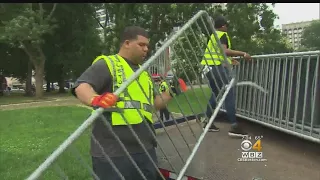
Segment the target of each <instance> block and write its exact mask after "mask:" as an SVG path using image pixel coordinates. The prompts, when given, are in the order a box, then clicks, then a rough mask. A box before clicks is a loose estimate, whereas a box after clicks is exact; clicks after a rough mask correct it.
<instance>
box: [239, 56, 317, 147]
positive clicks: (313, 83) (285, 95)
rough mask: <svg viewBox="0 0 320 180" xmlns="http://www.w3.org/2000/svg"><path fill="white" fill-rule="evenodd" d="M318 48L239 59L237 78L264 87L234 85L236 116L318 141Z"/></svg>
mask: <svg viewBox="0 0 320 180" xmlns="http://www.w3.org/2000/svg"><path fill="white" fill-rule="evenodd" d="M319 55H320V52H319V51H311V52H298V53H285V54H270V55H259V56H253V63H249V62H246V61H242V60H241V61H240V62H241V64H240V66H237V67H236V73H237V78H238V80H250V81H253V82H255V83H257V84H259V85H261V86H263V87H265V88H266V89H268V91H269V93H268V94H264V93H261V92H259V91H257V90H255V89H253V88H251V87H239V88H237V115H238V116H240V117H243V118H246V119H249V120H253V121H255V122H258V123H263V124H264V125H267V126H270V127H272V128H276V129H278V130H281V131H285V132H287V133H290V134H294V135H296V136H299V137H303V138H305V139H308V140H311V141H315V142H318V143H320V117H319V114H317V112H318V111H317V109H319V108H320V106H319V103H318V102H319V100H318V101H317V99H319V84H320V83H319Z"/></svg>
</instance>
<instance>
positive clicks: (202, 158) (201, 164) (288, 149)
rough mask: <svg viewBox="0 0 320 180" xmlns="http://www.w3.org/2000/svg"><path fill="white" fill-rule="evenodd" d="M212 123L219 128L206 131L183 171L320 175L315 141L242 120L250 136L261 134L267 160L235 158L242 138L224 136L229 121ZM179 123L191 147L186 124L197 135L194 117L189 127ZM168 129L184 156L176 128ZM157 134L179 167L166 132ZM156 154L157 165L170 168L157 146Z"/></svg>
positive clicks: (215, 178)
mask: <svg viewBox="0 0 320 180" xmlns="http://www.w3.org/2000/svg"><path fill="white" fill-rule="evenodd" d="M216 125H217V126H218V127H220V129H221V130H220V132H209V133H208V134H207V135H206V137H205V139H204V141H203V143H202V145H201V146H200V149H199V151H198V152H197V154H196V156H195V159H194V160H193V162H192V163H191V164H190V167H189V168H188V170H187V173H186V174H188V175H193V176H197V177H199V178H203V179H206V180H252V179H253V178H261V180H315V179H317V180H318V179H320V171H319V169H320V154H319V149H320V145H319V144H314V143H310V142H308V141H305V140H302V139H299V138H297V137H294V136H291V135H287V134H284V133H282V132H279V131H275V130H272V129H268V128H265V127H262V126H260V125H257V124H254V123H251V122H247V121H244V120H242V121H241V125H243V126H244V127H245V128H246V130H247V131H248V132H249V134H250V135H251V136H252V137H254V136H263V139H262V141H261V142H262V152H263V156H264V158H266V159H267V161H266V162H238V161H237V159H238V158H241V152H242V150H241V148H240V144H241V142H242V139H235V138H230V137H228V135H227V132H228V130H229V127H230V126H229V124H226V123H222V122H220V123H219V122H217V123H216ZM180 127H181V128H180V129H181V132H182V134H183V136H184V137H185V139H186V141H187V142H188V144H189V147H190V149H191V150H192V148H193V147H194V145H195V143H196V139H195V138H194V136H193V133H192V131H191V130H190V127H191V129H192V130H193V132H194V134H196V137H197V138H198V137H199V135H200V133H201V132H202V128H200V126H199V125H198V124H197V123H195V121H194V123H193V124H192V125H191V126H190V127H189V126H187V124H186V123H185V124H181V125H180ZM168 132H169V134H170V136H171V137H172V138H173V141H174V143H175V145H176V146H177V148H178V150H179V153H180V154H181V155H182V157H183V158H184V160H186V158H187V157H188V155H189V154H190V151H189V150H188V147H187V145H186V143H185V142H184V140H183V138H182V136H181V135H180V133H179V131H178V130H177V128H170V129H169V130H168ZM157 137H158V140H159V142H160V145H161V147H162V148H163V149H164V151H165V153H166V154H167V155H168V159H169V161H170V162H171V163H172V165H173V166H174V169H177V170H178V171H179V170H180V169H181V168H182V166H183V164H184V163H183V162H182V160H181V158H180V157H179V154H178V153H177V152H176V151H175V150H174V148H173V145H172V143H171V141H169V140H168V137H167V135H166V133H158V134H157ZM251 142H253V141H251ZM253 143H254V142H253ZM158 156H159V163H160V167H163V168H166V169H172V168H171V167H170V164H169V163H168V160H167V159H166V158H164V156H163V153H162V152H161V151H160V149H158Z"/></svg>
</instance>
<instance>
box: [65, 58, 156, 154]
mask: <svg viewBox="0 0 320 180" xmlns="http://www.w3.org/2000/svg"><path fill="white" fill-rule="evenodd" d="M126 61H127V62H128V64H129V65H130V67H131V68H132V70H133V71H136V70H137V69H138V68H139V66H138V65H134V64H131V63H130V62H129V61H128V60H126ZM112 82H113V81H112V76H111V73H110V70H109V68H108V67H107V64H106V62H105V61H104V60H99V61H97V62H96V63H94V64H93V65H91V66H90V67H89V68H88V69H86V71H85V72H83V74H82V75H81V76H80V77H79V78H78V79H77V81H76V83H75V86H74V87H73V89H72V91H71V92H72V94H73V95H74V96H76V94H75V92H74V89H75V88H77V87H78V86H79V85H80V84H81V83H88V84H90V85H91V86H92V87H93V89H94V90H95V92H97V93H98V94H103V93H105V92H112V89H113V88H112V87H113V83H112ZM110 115H111V114H110V113H108V112H106V113H104V116H105V117H106V119H107V120H108V121H109V122H110V123H111V121H110ZM148 122H149V121H148ZM148 124H149V126H150V128H151V129H152V132H153V133H154V134H155V130H154V128H153V125H152V124H151V123H148ZM132 128H133V129H134V131H135V133H136V134H137V135H138V136H139V138H140V140H141V142H142V143H143V144H144V146H145V148H146V149H147V150H149V149H151V148H154V147H156V141H155V139H154V138H153V136H152V134H151V132H150V130H149V128H148V127H147V124H146V123H145V122H143V123H141V124H137V125H132ZM112 129H113V131H114V132H115V133H116V134H117V135H118V137H119V138H120V140H121V141H122V143H123V144H124V145H125V146H126V149H127V150H128V152H129V153H132V154H134V153H141V152H144V151H143V149H142V148H141V146H140V145H139V143H138V141H137V140H136V138H135V137H134V136H133V134H132V132H131V131H130V129H129V127H128V126H126V125H124V126H112ZM92 134H93V135H94V137H95V138H96V139H97V140H98V141H99V143H100V145H101V146H102V148H103V150H104V152H105V153H106V154H107V155H109V156H110V157H117V156H124V155H125V153H124V151H123V149H122V147H121V146H120V144H119V143H118V141H117V140H116V139H115V138H114V136H113V135H112V134H111V132H110V131H109V130H108V127H107V126H106V125H105V123H104V122H103V120H102V118H98V119H97V120H96V121H95V122H94V124H93V127H92ZM102 152H103V151H102V150H101V148H100V147H99V145H98V144H97V143H96V142H95V141H94V140H93V138H92V137H91V155H92V156H94V157H104V155H103V153H102Z"/></svg>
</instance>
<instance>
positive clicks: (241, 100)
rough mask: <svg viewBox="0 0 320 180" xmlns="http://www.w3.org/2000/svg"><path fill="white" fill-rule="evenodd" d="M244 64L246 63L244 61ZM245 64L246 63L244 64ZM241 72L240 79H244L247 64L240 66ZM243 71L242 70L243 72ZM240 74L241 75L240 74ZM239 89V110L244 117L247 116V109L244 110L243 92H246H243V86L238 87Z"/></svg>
mask: <svg viewBox="0 0 320 180" xmlns="http://www.w3.org/2000/svg"><path fill="white" fill-rule="evenodd" d="M243 62H244V61H243ZM244 63H245V62H244ZM239 69H240V72H241V75H240V77H239V79H240V78H242V79H243V78H244V72H245V71H244V70H245V64H240V68H239ZM241 69H242V70H241ZM239 74H240V73H239ZM238 88H240V89H239V96H240V98H239V99H240V100H239V109H240V110H241V114H243V115H245V114H244V112H245V109H244V107H243V101H244V95H243V92H244V90H243V88H244V87H243V86H241V87H238Z"/></svg>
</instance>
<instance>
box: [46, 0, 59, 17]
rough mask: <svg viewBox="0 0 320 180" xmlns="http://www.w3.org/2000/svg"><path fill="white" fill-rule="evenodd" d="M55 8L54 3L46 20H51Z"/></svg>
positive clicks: (55, 4)
mask: <svg viewBox="0 0 320 180" xmlns="http://www.w3.org/2000/svg"><path fill="white" fill-rule="evenodd" d="M56 8H57V3H54V4H53V8H52V9H51V12H50V14H49V16H48V17H47V20H49V19H51V17H52V15H53V13H54V11H55V10H56Z"/></svg>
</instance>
